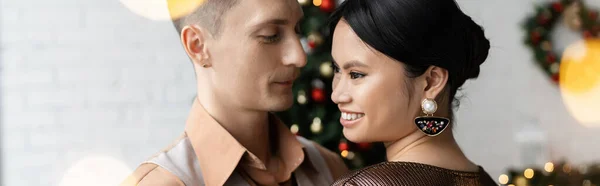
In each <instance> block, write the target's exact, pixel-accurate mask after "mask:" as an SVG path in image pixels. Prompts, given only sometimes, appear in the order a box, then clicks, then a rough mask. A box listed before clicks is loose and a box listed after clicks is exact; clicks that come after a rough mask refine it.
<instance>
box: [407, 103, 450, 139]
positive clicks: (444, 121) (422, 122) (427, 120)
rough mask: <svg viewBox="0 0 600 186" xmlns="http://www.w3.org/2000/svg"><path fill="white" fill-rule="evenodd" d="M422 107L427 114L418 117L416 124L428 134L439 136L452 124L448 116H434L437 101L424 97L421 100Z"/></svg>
mask: <svg viewBox="0 0 600 186" xmlns="http://www.w3.org/2000/svg"><path fill="white" fill-rule="evenodd" d="M421 109H422V110H423V113H424V114H425V116H419V117H416V118H415V124H416V125H417V128H419V130H421V132H423V133H425V134H426V135H428V136H437V135H439V134H441V133H442V132H443V131H444V130H446V128H447V127H448V125H450V120H449V119H448V118H444V117H435V116H433V113H435V111H437V103H436V102H435V100H432V99H423V102H421Z"/></svg>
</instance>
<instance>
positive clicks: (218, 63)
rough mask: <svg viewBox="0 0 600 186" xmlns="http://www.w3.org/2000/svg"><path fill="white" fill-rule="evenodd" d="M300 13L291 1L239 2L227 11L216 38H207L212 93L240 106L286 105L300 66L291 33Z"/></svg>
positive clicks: (299, 48)
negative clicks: (211, 70) (213, 91)
mask: <svg viewBox="0 0 600 186" xmlns="http://www.w3.org/2000/svg"><path fill="white" fill-rule="evenodd" d="M302 16H303V13H302V9H301V7H300V5H299V4H298V2H297V0H241V1H240V2H239V4H237V5H236V6H235V7H233V8H231V9H230V10H228V12H227V13H225V14H224V15H223V17H222V18H221V19H222V25H221V26H222V28H221V33H220V35H219V36H218V38H216V39H209V40H207V46H208V52H209V55H210V62H211V64H212V67H211V68H212V69H213V70H214V71H215V72H214V73H212V77H210V78H211V79H212V83H213V85H212V87H213V89H214V90H215V97H217V98H218V99H220V101H224V102H226V103H227V104H231V105H232V106H234V107H239V108H242V109H251V110H260V111H282V110H285V109H287V108H289V107H290V106H291V105H292V103H293V93H292V82H293V81H294V79H295V78H296V77H297V76H298V73H299V68H300V67H303V66H304V65H306V55H305V53H304V51H303V49H302V46H301V45H300V41H299V39H298V36H297V33H296V29H297V24H298V21H299V20H300V19H301V17H302ZM200 91H202V90H200Z"/></svg>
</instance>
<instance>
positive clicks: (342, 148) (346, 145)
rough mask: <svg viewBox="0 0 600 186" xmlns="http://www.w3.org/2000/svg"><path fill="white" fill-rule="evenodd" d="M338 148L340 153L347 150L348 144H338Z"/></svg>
mask: <svg viewBox="0 0 600 186" xmlns="http://www.w3.org/2000/svg"><path fill="white" fill-rule="evenodd" d="M338 148H339V149H340V151H345V150H348V143H346V142H340V145H338Z"/></svg>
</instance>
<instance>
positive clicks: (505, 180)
mask: <svg viewBox="0 0 600 186" xmlns="http://www.w3.org/2000/svg"><path fill="white" fill-rule="evenodd" d="M498 181H499V182H500V184H502V185H504V184H507V183H508V176H507V175H506V174H502V175H500V177H498Z"/></svg>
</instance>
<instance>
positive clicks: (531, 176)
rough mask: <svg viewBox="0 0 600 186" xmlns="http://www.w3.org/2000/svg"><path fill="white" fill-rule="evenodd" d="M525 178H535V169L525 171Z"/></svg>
mask: <svg viewBox="0 0 600 186" xmlns="http://www.w3.org/2000/svg"><path fill="white" fill-rule="evenodd" d="M523 176H525V178H527V179H531V178H533V169H525V172H523Z"/></svg>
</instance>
